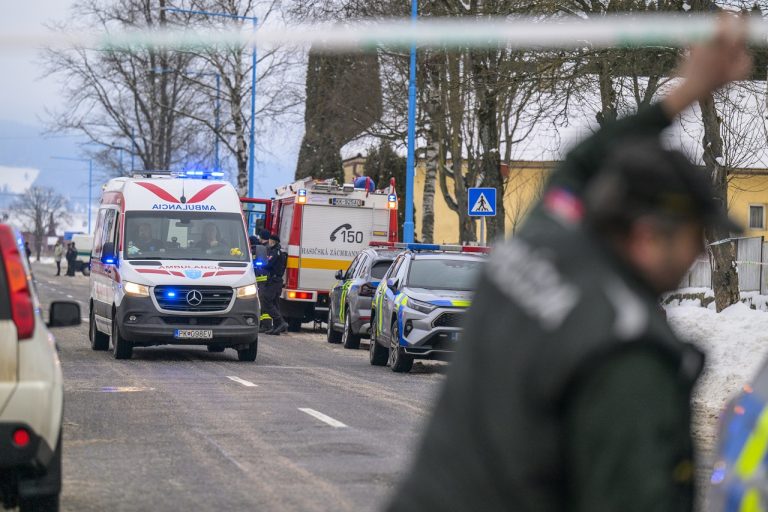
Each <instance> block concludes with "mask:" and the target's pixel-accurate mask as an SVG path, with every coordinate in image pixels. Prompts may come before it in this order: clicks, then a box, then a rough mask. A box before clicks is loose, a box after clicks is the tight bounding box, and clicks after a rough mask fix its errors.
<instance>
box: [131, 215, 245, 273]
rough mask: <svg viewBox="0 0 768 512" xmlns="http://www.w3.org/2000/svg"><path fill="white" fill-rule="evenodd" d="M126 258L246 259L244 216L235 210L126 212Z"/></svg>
mask: <svg viewBox="0 0 768 512" xmlns="http://www.w3.org/2000/svg"><path fill="white" fill-rule="evenodd" d="M124 237H125V238H124V240H125V243H124V250H125V258H126V259H129V260H136V259H169V260H214V259H215V260H217V261H249V259H250V250H249V248H248V244H247V242H246V239H245V229H244V226H243V218H242V216H240V215H239V214H237V213H211V212H174V211H162V212H128V213H126V215H125V234H124Z"/></svg>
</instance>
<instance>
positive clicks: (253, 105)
mask: <svg viewBox="0 0 768 512" xmlns="http://www.w3.org/2000/svg"><path fill="white" fill-rule="evenodd" d="M160 9H162V10H165V11H169V12H179V13H184V14H198V15H200V16H213V17H219V18H230V19H235V20H249V21H251V23H252V24H253V31H254V32H256V25H257V24H258V22H259V18H258V17H256V16H241V15H239V14H229V13H226V12H211V11H199V10H194V9H181V8H179V7H161V8H160ZM252 49H253V52H252V55H251V133H250V139H251V141H250V145H249V151H248V197H253V194H254V191H253V190H254V179H255V176H254V175H255V173H254V165H255V164H254V159H255V158H256V151H255V149H254V146H255V144H256V43H255V42H254V43H253V46H252Z"/></svg>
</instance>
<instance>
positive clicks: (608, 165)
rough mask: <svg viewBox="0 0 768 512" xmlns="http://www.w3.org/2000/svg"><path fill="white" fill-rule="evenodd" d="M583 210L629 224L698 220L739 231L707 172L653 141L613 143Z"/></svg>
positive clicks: (732, 231) (706, 225) (705, 223)
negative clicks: (650, 219) (648, 218)
mask: <svg viewBox="0 0 768 512" xmlns="http://www.w3.org/2000/svg"><path fill="white" fill-rule="evenodd" d="M585 199H586V209H587V212H588V215H589V213H590V210H593V211H594V210H595V209H597V210H601V209H602V210H606V209H607V210H614V212H615V213H616V215H618V216H621V217H623V218H624V219H625V220H627V221H628V222H631V220H632V219H636V218H638V217H640V216H643V215H648V214H653V215H659V216H662V217H665V218H669V219H672V220H682V221H693V222H698V223H700V224H701V225H702V227H704V228H721V229H723V230H725V231H727V232H729V233H740V232H741V231H742V227H741V226H740V225H738V224H737V223H735V222H734V221H732V220H731V219H730V217H728V213H727V212H726V209H725V207H724V205H723V202H722V201H721V200H720V199H718V198H717V194H716V193H715V190H714V187H713V186H712V182H711V178H710V175H709V173H708V172H707V170H706V169H704V168H703V167H697V166H695V165H693V164H692V163H691V162H690V161H689V160H688V158H687V157H686V156H685V155H683V154H682V153H680V152H679V151H674V150H670V149H666V148H664V147H663V146H662V145H661V143H660V142H659V141H658V140H657V139H641V140H633V141H628V142H626V143H623V144H621V145H618V146H617V147H616V148H615V150H614V151H613V152H612V153H611V155H610V156H609V157H608V158H607V160H606V161H605V164H604V165H603V166H602V169H601V171H600V172H599V173H598V175H597V176H596V177H595V178H594V179H593V180H592V182H591V184H590V185H589V186H588V189H587V193H586V197H585Z"/></svg>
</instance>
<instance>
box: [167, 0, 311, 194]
mask: <svg viewBox="0 0 768 512" xmlns="http://www.w3.org/2000/svg"><path fill="white" fill-rule="evenodd" d="M191 7H192V8H193V9H197V10H200V11H208V12H216V13H223V14H227V15H229V16H231V17H232V18H227V17H221V16H204V15H195V16H194V17H192V18H189V19H188V17H187V15H185V14H177V13H173V14H171V13H169V17H170V16H172V17H171V18H169V22H172V23H178V24H184V25H190V24H192V25H194V26H205V27H220V26H223V25H231V24H233V23H234V24H240V25H242V29H243V30H253V24H252V21H251V20H250V19H247V18H251V17H256V18H257V19H258V26H263V25H275V24H277V25H281V24H284V23H285V17H286V11H287V7H285V6H284V5H283V2H281V1H279V0H191ZM252 52H253V48H252V47H249V46H229V47H216V48H211V49H208V50H205V51H196V52H190V53H189V54H188V55H190V56H193V57H194V64H195V66H194V68H193V69H192V70H187V71H185V72H183V73H180V74H181V75H182V76H183V78H184V79H185V80H187V81H188V82H189V83H190V84H192V86H193V88H194V89H195V92H196V96H195V101H196V105H195V108H192V109H185V110H179V111H178V114H179V115H181V116H185V117H187V118H189V119H191V120H193V121H194V122H195V123H198V124H199V125H201V126H203V127H205V133H206V134H210V137H208V140H209V141H212V140H218V141H219V143H220V144H221V145H223V147H224V149H225V151H226V153H227V154H228V155H229V156H231V158H232V159H233V160H234V164H235V167H236V169H237V178H236V183H237V188H238V192H239V193H240V194H241V195H246V193H247V190H248V179H249V177H248V168H249V160H250V149H251V148H250V147H249V146H250V131H251V93H252V87H253V82H252V79H251V77H252V72H253V65H252V62H253V59H252ZM256 54H257V59H256V72H257V78H256V93H257V94H256V104H255V107H256V108H255V111H254V117H255V122H256V125H255V128H254V129H255V134H256V136H255V147H257V148H258V151H259V153H260V154H261V153H263V152H269V151H270V150H271V146H272V145H271V144H270V143H269V142H268V141H269V137H267V136H268V135H270V134H271V133H273V132H274V131H275V130H276V129H277V128H279V127H280V126H281V125H283V124H285V123H294V122H298V121H299V116H298V107H299V106H300V105H301V104H302V102H303V101H304V96H303V83H302V78H303V77H302V72H301V65H302V64H303V60H304V59H303V55H302V53H301V52H300V51H299V50H298V49H296V48H290V47H283V46H269V47H259V48H258V51H257V52H256ZM216 79H217V80H219V81H220V90H217V88H216ZM219 107H220V108H219ZM217 114H218V115H217ZM217 120H218V122H217ZM209 146H210V144H209ZM254 149H255V148H254ZM253 164H254V165H255V164H256V162H254V163H253Z"/></svg>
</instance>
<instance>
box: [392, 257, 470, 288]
mask: <svg viewBox="0 0 768 512" xmlns="http://www.w3.org/2000/svg"><path fill="white" fill-rule="evenodd" d="M482 264H483V262H482V261H481V260H470V259H458V258H457V259H449V258H434V259H418V257H417V259H415V260H414V261H413V262H412V263H411V268H410V269H409V270H408V282H407V286H408V287H409V288H426V289H428V290H474V289H475V281H477V279H478V277H479V272H480V268H481V266H482Z"/></svg>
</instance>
